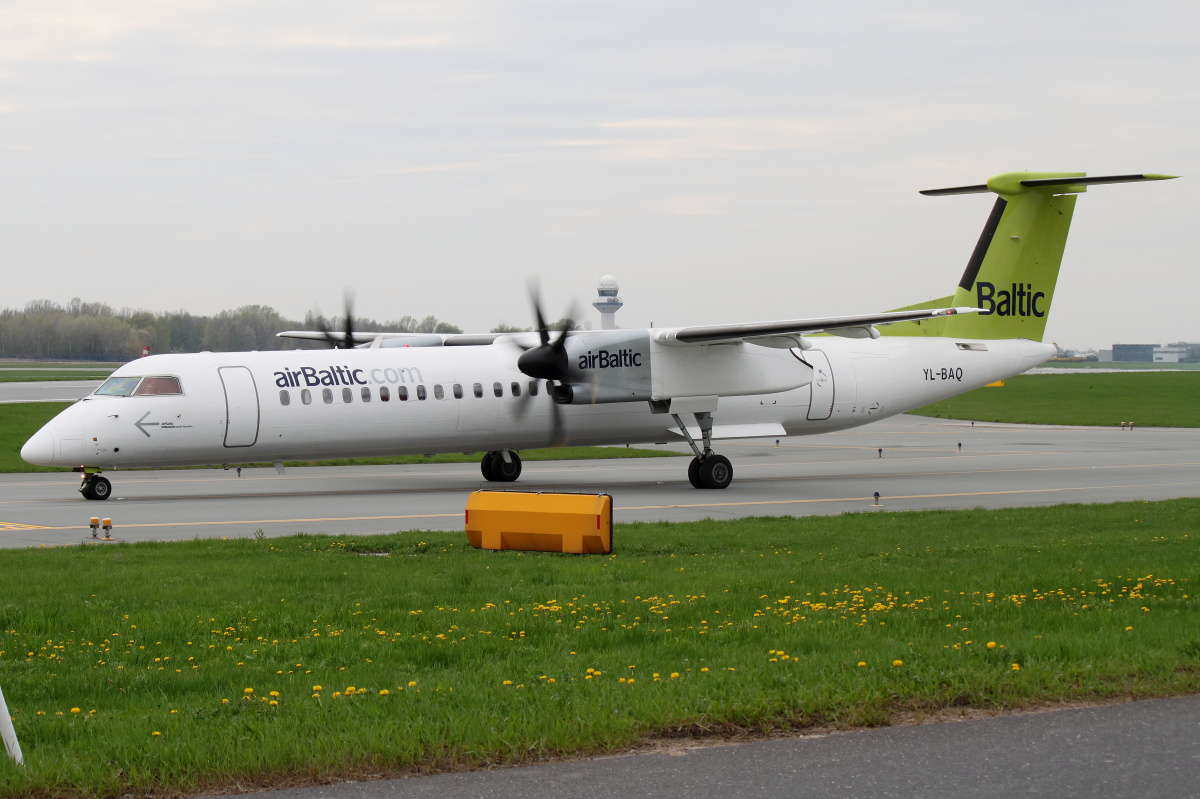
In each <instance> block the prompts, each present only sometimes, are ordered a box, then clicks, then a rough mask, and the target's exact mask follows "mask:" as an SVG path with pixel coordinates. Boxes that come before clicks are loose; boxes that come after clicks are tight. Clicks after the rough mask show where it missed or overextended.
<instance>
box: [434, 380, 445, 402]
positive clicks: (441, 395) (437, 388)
mask: <svg viewBox="0 0 1200 799" xmlns="http://www.w3.org/2000/svg"><path fill="white" fill-rule="evenodd" d="M433 398H434V399H445V398H446V392H445V391H444V390H442V384H441V383H435V384H434V386H433Z"/></svg>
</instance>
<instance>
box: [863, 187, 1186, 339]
mask: <svg viewBox="0 0 1200 799" xmlns="http://www.w3.org/2000/svg"><path fill="white" fill-rule="evenodd" d="M1172 177H1174V176H1173V175H1114V176H1108V177H1092V178H1089V177H1086V176H1085V175H1084V173H1082V172H1007V173H1004V174H1001V175H995V176H993V177H991V178H989V179H988V182H987V183H986V184H982V185H978V186H960V187H957V188H951V189H930V190H927V191H923V192H921V194H924V195H926V196H931V197H939V196H943V195H949V194H982V193H985V192H992V193H994V194H996V195H998V197H997V198H996V204H995V205H994V206H992V212H991V214H990V215H989V216H988V220H987V224H986V225H984V227H983V233H982V234H981V235H980V236H979V242H978V243H977V244H976V245H975V251H974V252H972V253H971V259H970V260H969V261H968V262H967V268H966V271H964V272H963V276H962V279H961V280H959V282H958V288H957V290H956V291H955V292H954V294H953V295H952V297H951V298H949V299H948V301H946V300H945V299H943V300H936V301H934V302H939V303H940V302H945V307H950V306H953V307H963V306H969V307H975V308H983V309H984V311H983V312H982V313H978V314H960V315H957V316H951V317H947V318H946V319H945V320H939V324H938V326H937V329H931V328H930V326H928V325H926V326H924V327H923V328H919V329H906V328H901V329H899V330H887V329H886V328H885V329H884V330H882V331H881V332H886V333H888V334H892V335H897V334H898V335H940V336H954V337H957V338H977V339H1001V338H1025V339H1031V340H1033V341H1041V340H1042V335H1043V334H1044V333H1045V330H1046V320H1047V318H1048V317H1049V313H1050V303H1051V301H1052V300H1053V298H1054V286H1055V283H1056V282H1057V280H1058V268H1059V265H1060V264H1061V263H1062V255H1063V249H1064V248H1065V247H1066V244H1067V231H1068V230H1069V229H1070V227H1071V216H1072V215H1073V214H1074V212H1075V199H1076V195H1078V194H1080V193H1081V192H1085V191H1087V187H1088V186H1090V185H1096V184H1102V183H1133V182H1137V181H1143V180H1167V179H1170V178H1172ZM923 304H925V303H922V305H923ZM893 327H896V328H899V327H900V325H894V326H893Z"/></svg>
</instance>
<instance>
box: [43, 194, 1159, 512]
mask: <svg viewBox="0 0 1200 799" xmlns="http://www.w3.org/2000/svg"><path fill="white" fill-rule="evenodd" d="M1170 177H1172V176H1169V175H1149V174H1147V175H1119V176H1110V177H1090V178H1089V177H1086V176H1085V175H1084V174H1083V173H1081V172H1055V173H1035V172H1010V173H1005V174H1001V175H996V176H994V177H992V178H990V179H989V180H988V181H987V183H986V184H979V185H973V186H963V187H959V188H951V189H937V190H932V191H924V192H922V194H926V195H932V196H938V195H947V194H969V193H982V192H992V193H994V194H996V195H998V197H997V199H996V203H995V206H994V207H993V208H992V212H991V214H990V215H989V216H988V220H987V224H986V225H985V226H984V229H983V233H982V235H981V236H980V237H979V242H978V244H977V245H976V246H975V250H974V252H973V253H972V254H971V257H970V260H969V261H968V262H967V268H966V271H965V272H964V273H963V276H962V279H961V280H960V281H959V283H958V287H957V289H956V290H955V292H954V293H953V294H952V295H950V296H947V297H944V298H941V299H938V300H933V301H930V302H924V303H919V304H916V305H910V306H908V307H906V308H901V309H898V310H894V311H889V312H884V313H874V314H865V315H861V316H840V317H829V318H819V319H793V320H785V321H776V322H751V323H748V324H718V325H707V326H701V327H674V328H651V329H635V330H629V329H625V330H600V331H573V330H570V329H567V330H563V331H561V332H557V333H552V331H550V330H548V329H547V325H546V323H545V321H544V319H543V314H542V311H541V308H540V306H539V304H538V303H537V302H536V300H535V314H536V317H537V330H536V331H535V332H533V333H491V334H484V335H463V334H450V335H437V334H430V335H422V334H404V333H361V332H355V331H354V330H352V329H351V328H350V327H347V328H346V330H344V331H337V332H332V331H328V330H321V331H316V332H314V331H290V332H285V333H280V334H279V335H281V336H286V337H292V338H307V339H324V340H327V341H329V342H330V343H332V344H333V345H335V346H336V347H338V349H334V350H325V351H322V350H295V351H281V352H231V353H212V352H202V353H196V354H188V355H154V356H150V357H145V358H141V359H139V360H136V361H133V362H131V363H128V364H126V365H124V366H122V367H121V368H120V369H118V370H116V371H115V372H114V373H113V375H112V377H110V378H109V379H108V380H107V381H105V383H104V384H103V385H102V386H100V388H98V389H97V390H96V391H95V392H94V393H93V394H91V395H90V396H87V397H85V398H83V399H82V400H80V401H79V402H77V403H75V404H74V405H72V406H71V407H70V408H68V409H66V410H64V411H63V412H62V413H60V414H59V415H58V416H56V417H55V418H54V419H53V420H51V421H50V422H49V423H47V424H46V425H45V427H43V428H42V429H41V430H39V431H38V432H37V433H36V434H34V436H33V437H32V438H30V439H29V441H28V442H26V444H25V446H24V447H22V448H21V457H22V458H24V459H25V460H26V461H28V462H29V463H35V464H41V465H45V466H69V467H73V468H74V469H75V470H76V471H79V472H81V473H82V475H83V478H82V482H81V485H80V489H79V490H80V491H81V492H82V494H83V496H84V497H86V498H88V499H107V498H108V497H109V495H110V494H111V492H112V487H111V485H110V484H109V481H108V480H107V479H106V478H105V477H103V476H101V474H100V472H101V471H102V470H105V469H116V468H130V467H163V466H185V465H197V464H227V465H228V464H239V463H250V462H263V461H268V462H274V463H275V465H276V468H277V469H279V470H280V471H282V468H283V467H282V463H283V461H287V460H312V459H317V458H322V459H324V458H350V457H371V456H384V455H404V454H418V453H436V452H484V453H485V454H484V455H483V457H482V462H481V468H482V472H483V476H484V477H485V478H486V479H488V480H494V481H499V482H507V481H512V480H516V479H517V477H518V476H520V474H521V458H520V456H519V454H518V453H519V451H520V450H523V449H527V448H531V447H548V446H557V445H562V444H564V443H567V442H569V443H571V444H573V445H603V444H631V443H641V442H664V441H669V440H671V439H672V438H674V440H677V441H678V440H680V439H682V440H686V441H687V443H688V444H689V445H690V446H691V448H692V452H693V453H694V454H695V457H694V458H693V459H692V461H691V462H690V464H689V466H688V479H689V480H690V481H691V483H692V485H693V486H695V487H696V488H725V487H727V486H728V485H729V484H730V483H731V481H732V480H733V466H732V464H731V463H730V462H729V459H728V458H726V457H725V456H723V455H719V454H716V453H715V452H714V451H713V446H712V444H713V441H714V440H719V439H724V438H749V437H755V436H761V437H768V438H779V437H782V436H794V435H810V434H815V433H824V432H829V431H834V430H844V429H847V428H850V427H856V426H858V425H862V424H867V423H868V422H873V421H875V420H877V419H883V418H885V417H888V416H893V415H895V414H898V413H903V412H905V411H908V410H912V409H914V408H919V407H920V406H922V405H926V404H928V403H930V402H934V401H936V400H940V399H945V398H946V397H951V396H954V395H956V394H961V393H963V392H965V391H969V390H971V389H974V388H978V387H980V386H984V385H987V384H988V383H991V382H994V381H996V380H1000V379H1003V378H1006V377H1009V376H1011V375H1015V374H1020V373H1021V372H1024V371H1025V370H1026V369H1029V368H1030V367H1032V366H1036V365H1037V364H1039V363H1041V362H1043V361H1045V360H1046V359H1048V358H1050V357H1051V356H1053V355H1054V354H1055V347H1054V346H1053V345H1051V344H1044V343H1042V341H1041V339H1042V335H1043V331H1044V330H1045V327H1046V319H1047V316H1048V314H1049V312H1050V304H1051V300H1052V299H1053V297H1054V286H1055V282H1056V280H1057V278H1058V270H1059V265H1060V263H1061V260H1062V253H1063V248H1064V246H1065V245H1066V240H1067V230H1068V228H1069V227H1070V224H1071V216H1072V213H1073V212H1074V210H1075V200H1076V197H1077V195H1078V194H1079V193H1081V192H1084V191H1086V190H1087V187H1088V186H1091V185H1096V184H1102V183H1130V182H1135V181H1145V180H1164V179H1167V178H1170ZM349 319H350V315H349V314H347V321H349ZM356 345H358V346H356Z"/></svg>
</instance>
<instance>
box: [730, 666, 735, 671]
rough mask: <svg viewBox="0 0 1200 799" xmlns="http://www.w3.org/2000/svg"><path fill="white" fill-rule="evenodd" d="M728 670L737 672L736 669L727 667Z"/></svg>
mask: <svg viewBox="0 0 1200 799" xmlns="http://www.w3.org/2000/svg"><path fill="white" fill-rule="evenodd" d="M729 670H730V671H737V669H735V668H734V667H733V666H730V667H729Z"/></svg>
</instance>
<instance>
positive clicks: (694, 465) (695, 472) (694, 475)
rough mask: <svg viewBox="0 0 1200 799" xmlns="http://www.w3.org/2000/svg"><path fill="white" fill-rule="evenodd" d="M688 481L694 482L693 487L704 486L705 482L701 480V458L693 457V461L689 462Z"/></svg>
mask: <svg viewBox="0 0 1200 799" xmlns="http://www.w3.org/2000/svg"><path fill="white" fill-rule="evenodd" d="M688 482H689V483H691V484H692V488H704V483H703V482H701V480H700V459H699V458H692V462H691V463H689V464H688Z"/></svg>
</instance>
